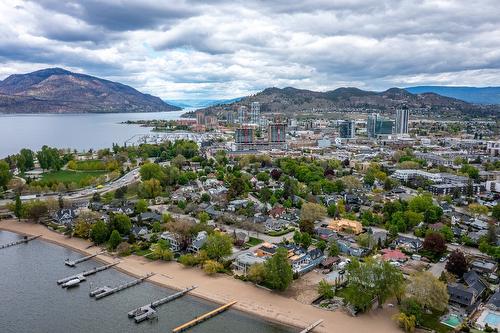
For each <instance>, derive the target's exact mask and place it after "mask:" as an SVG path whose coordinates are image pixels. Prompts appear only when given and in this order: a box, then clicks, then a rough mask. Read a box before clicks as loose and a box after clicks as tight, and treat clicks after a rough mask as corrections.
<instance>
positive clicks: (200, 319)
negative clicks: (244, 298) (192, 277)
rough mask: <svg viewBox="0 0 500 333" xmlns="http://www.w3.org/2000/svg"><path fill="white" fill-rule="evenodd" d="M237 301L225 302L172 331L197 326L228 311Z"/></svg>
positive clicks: (173, 332)
mask: <svg viewBox="0 0 500 333" xmlns="http://www.w3.org/2000/svg"><path fill="white" fill-rule="evenodd" d="M236 303H237V301H232V302H229V303H227V304H224V305H222V306H220V307H218V308H217V309H215V310H212V311H210V312H207V313H205V314H204V315H201V316H199V317H196V318H194V319H193V320H191V321H188V322H187V323H185V324H183V325H181V326H178V327H176V328H174V329H173V330H172V333H177V332H182V331H185V330H187V329H189V328H191V327H193V326H196V325H198V324H200V323H202V322H204V321H205V320H208V319H210V318H213V317H215V316H217V315H219V314H221V313H222V312H224V311H226V310H227V309H229V308H230V307H232V306H233V305H235V304H236Z"/></svg>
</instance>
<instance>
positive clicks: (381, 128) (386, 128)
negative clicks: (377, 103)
mask: <svg viewBox="0 0 500 333" xmlns="http://www.w3.org/2000/svg"><path fill="white" fill-rule="evenodd" d="M393 124H394V122H393V121H392V120H390V119H387V118H383V117H381V116H380V114H378V113H372V114H370V115H369V116H368V120H367V122H366V132H367V133H368V137H369V138H376V137H378V136H384V135H391V134H392V127H393Z"/></svg>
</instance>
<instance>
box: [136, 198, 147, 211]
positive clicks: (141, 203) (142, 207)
mask: <svg viewBox="0 0 500 333" xmlns="http://www.w3.org/2000/svg"><path fill="white" fill-rule="evenodd" d="M147 211H148V202H147V201H146V200H144V199H140V200H137V202H136V203H135V212H136V213H138V214H140V213H145V212H147Z"/></svg>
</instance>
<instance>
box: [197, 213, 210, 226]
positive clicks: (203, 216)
mask: <svg viewBox="0 0 500 333" xmlns="http://www.w3.org/2000/svg"><path fill="white" fill-rule="evenodd" d="M198 219H199V220H200V223H207V222H208V220H210V215H208V213H207V212H200V213H199V214H198Z"/></svg>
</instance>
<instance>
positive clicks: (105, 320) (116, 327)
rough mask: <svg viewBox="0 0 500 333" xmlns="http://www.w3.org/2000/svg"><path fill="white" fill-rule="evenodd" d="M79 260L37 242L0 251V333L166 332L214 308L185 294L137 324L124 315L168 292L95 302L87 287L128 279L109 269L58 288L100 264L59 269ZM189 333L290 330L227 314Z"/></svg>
mask: <svg viewBox="0 0 500 333" xmlns="http://www.w3.org/2000/svg"><path fill="white" fill-rule="evenodd" d="M19 238H20V236H19V235H17V234H15V233H11V232H6V231H0V244H4V243H8V242H10V241H14V240H17V239H19ZM79 257H81V255H80V254H78V253H76V252H74V251H71V250H69V249H66V248H63V247H60V246H58V245H55V244H51V243H47V242H44V241H41V240H34V241H31V242H29V243H28V244H21V245H17V246H13V247H10V248H6V249H2V250H0V290H1V292H0V295H1V297H0V331H1V332H2V333H19V332H28V333H31V332H52V333H67V332H72V333H79V332H82V333H87V332H103V333H112V332H134V333H148V332H155V333H156V332H158V333H159V332H162V333H165V332H171V331H172V329H173V328H174V327H177V326H178V325H181V324H183V323H185V322H187V321H189V320H191V319H193V318H194V317H195V316H199V315H201V314H202V313H205V312H207V311H210V310H212V309H215V308H216V307H217V305H216V304H214V303H211V302H208V301H204V300H202V299H198V298H196V297H193V296H189V295H187V296H184V297H182V298H180V299H177V300H175V301H173V302H171V303H168V304H164V305H162V306H160V307H159V308H157V310H158V320H153V321H148V322H143V323H141V324H136V323H135V322H134V321H133V320H130V319H129V318H128V317H127V312H128V311H130V310H132V309H135V308H137V307H139V306H142V305H145V304H147V303H150V302H152V301H154V300H156V299H159V298H162V297H165V296H167V295H169V294H171V293H173V291H172V290H169V289H166V288H161V287H158V286H156V285H153V284H151V283H149V282H145V283H142V284H140V285H137V286H134V287H132V288H129V289H127V290H124V291H122V292H120V293H117V294H114V295H111V296H108V297H106V298H103V299H102V300H99V301H96V300H95V299H93V298H91V297H89V295H88V293H89V290H90V285H91V284H92V285H93V287H94V288H96V287H98V286H104V285H109V286H115V285H118V284H120V283H123V282H126V281H131V280H133V278H132V277H130V276H128V275H126V274H123V273H121V272H118V271H116V270H114V269H108V270H106V271H103V272H100V273H97V274H96V275H91V276H89V277H88V278H87V281H85V282H83V283H82V284H81V285H80V286H78V287H75V288H73V289H70V290H66V289H63V288H61V287H60V286H58V285H57V284H56V281H57V280H58V279H60V278H63V277H66V276H69V275H73V274H75V273H79V272H82V271H84V270H88V269H90V268H93V267H96V266H101V265H102V264H100V263H98V262H96V261H93V260H89V261H86V262H83V263H80V264H78V265H77V267H76V268H71V267H67V266H65V265H64V260H65V259H66V258H71V259H76V258H79ZM189 332H194V333H196V332H198V333H201V332H205V333H220V332H231V333H247V332H248V333H250V332H252V333H253V332H259V333H285V332H293V331H292V330H291V329H289V328H287V327H282V326H279V325H276V324H273V323H268V322H265V321H263V320H260V319H258V318H253V317H251V316H249V315H246V314H244V313H242V312H239V311H236V310H229V311H227V312H224V313H222V314H221V315H219V316H217V317H215V318H212V319H210V320H208V321H206V322H204V323H202V324H200V325H198V326H196V327H194V328H192V329H190V330H189Z"/></svg>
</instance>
